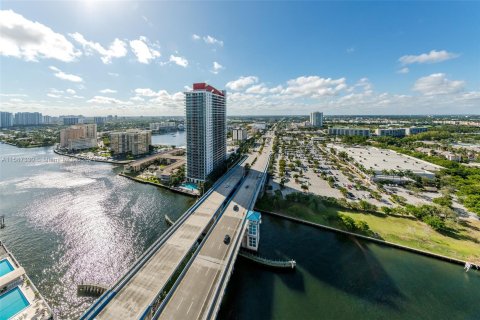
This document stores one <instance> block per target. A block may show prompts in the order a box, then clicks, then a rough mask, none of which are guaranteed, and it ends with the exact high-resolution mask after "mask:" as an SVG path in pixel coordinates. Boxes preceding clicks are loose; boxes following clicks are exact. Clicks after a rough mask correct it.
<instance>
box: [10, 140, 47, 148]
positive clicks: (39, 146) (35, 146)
mask: <svg viewBox="0 0 480 320" xmlns="http://www.w3.org/2000/svg"><path fill="white" fill-rule="evenodd" d="M0 142H1V143H4V144H8V145H9V146H12V147H17V148H19V149H33V148H45V147H46V148H48V147H53V146H55V145H54V144H49V145H44V146H43V145H32V146H26V147H22V146H17V145H16V144H14V143H11V142H7V141H0Z"/></svg>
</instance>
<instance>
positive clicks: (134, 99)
mask: <svg viewBox="0 0 480 320" xmlns="http://www.w3.org/2000/svg"><path fill="white" fill-rule="evenodd" d="M130 100H132V101H137V102H138V101H145V99H143V98H142V97H139V96H135V97H131V98H130Z"/></svg>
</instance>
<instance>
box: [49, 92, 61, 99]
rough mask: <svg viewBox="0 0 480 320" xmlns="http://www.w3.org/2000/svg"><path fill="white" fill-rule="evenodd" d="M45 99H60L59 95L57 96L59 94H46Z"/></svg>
mask: <svg viewBox="0 0 480 320" xmlns="http://www.w3.org/2000/svg"><path fill="white" fill-rule="evenodd" d="M47 97H50V98H60V97H61V95H59V94H54V93H47Z"/></svg>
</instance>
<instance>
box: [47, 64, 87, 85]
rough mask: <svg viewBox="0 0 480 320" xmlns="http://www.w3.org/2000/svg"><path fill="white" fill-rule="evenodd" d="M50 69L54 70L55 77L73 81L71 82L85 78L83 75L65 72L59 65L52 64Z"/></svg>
mask: <svg viewBox="0 0 480 320" xmlns="http://www.w3.org/2000/svg"><path fill="white" fill-rule="evenodd" d="M49 69H50V70H52V71H54V72H55V73H54V75H55V77H57V78H59V79H62V80H66V81H71V82H83V79H82V78H81V77H79V76H76V75H74V74H68V73H65V72H63V71H62V70H60V69H58V68H57V67H54V66H50V67H49Z"/></svg>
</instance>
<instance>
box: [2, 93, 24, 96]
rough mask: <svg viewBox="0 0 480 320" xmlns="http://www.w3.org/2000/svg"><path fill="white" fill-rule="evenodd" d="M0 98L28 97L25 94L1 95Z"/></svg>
mask: <svg viewBox="0 0 480 320" xmlns="http://www.w3.org/2000/svg"><path fill="white" fill-rule="evenodd" d="M0 97H27V95H26V94H23V93H0Z"/></svg>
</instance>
